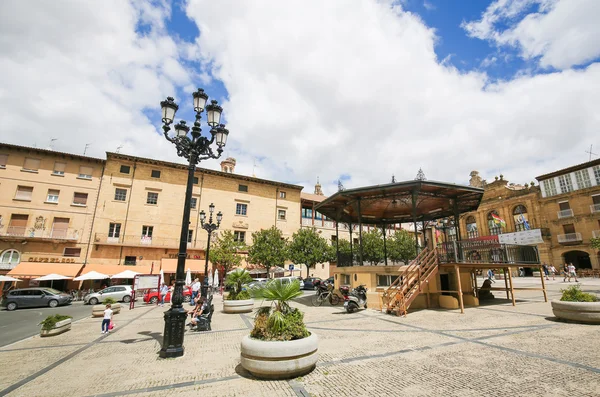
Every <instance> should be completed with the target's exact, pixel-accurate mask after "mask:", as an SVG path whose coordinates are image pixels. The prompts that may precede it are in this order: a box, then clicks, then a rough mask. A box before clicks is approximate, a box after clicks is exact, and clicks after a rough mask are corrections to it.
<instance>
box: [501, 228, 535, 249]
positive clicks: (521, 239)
mask: <svg viewBox="0 0 600 397" xmlns="http://www.w3.org/2000/svg"><path fill="white" fill-rule="evenodd" d="M498 241H499V242H500V244H514V245H536V244H542V243H543V242H544V240H543V239H542V230H541V229H532V230H523V231H521V232H516V233H502V234H499V235H498Z"/></svg>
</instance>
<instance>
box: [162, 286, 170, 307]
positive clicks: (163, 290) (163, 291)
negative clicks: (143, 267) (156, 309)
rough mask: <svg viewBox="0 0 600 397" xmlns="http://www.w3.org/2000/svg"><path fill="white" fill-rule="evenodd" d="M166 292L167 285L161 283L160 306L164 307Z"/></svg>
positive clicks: (167, 289) (167, 290)
mask: <svg viewBox="0 0 600 397" xmlns="http://www.w3.org/2000/svg"><path fill="white" fill-rule="evenodd" d="M168 292H169V287H167V285H166V284H165V283H162V284H161V286H160V305H161V306H164V305H165V297H166V296H167V293H168Z"/></svg>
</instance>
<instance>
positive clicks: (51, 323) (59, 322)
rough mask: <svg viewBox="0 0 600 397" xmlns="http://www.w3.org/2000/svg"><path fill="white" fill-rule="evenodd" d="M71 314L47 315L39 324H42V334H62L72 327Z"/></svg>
mask: <svg viewBox="0 0 600 397" xmlns="http://www.w3.org/2000/svg"><path fill="white" fill-rule="evenodd" d="M72 318H73V317H71V316H65V315H62V314H54V315H51V316H48V317H46V319H45V320H44V321H42V322H41V323H40V324H39V325H41V326H42V327H41V329H40V336H53V335H58V334H62V333H63V332H67V331H68V330H70V329H71V321H72Z"/></svg>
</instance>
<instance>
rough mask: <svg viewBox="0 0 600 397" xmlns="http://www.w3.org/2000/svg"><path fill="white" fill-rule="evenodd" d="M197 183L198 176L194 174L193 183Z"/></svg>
mask: <svg viewBox="0 0 600 397" xmlns="http://www.w3.org/2000/svg"><path fill="white" fill-rule="evenodd" d="M197 184H198V177H197V176H195V177H194V185H197Z"/></svg>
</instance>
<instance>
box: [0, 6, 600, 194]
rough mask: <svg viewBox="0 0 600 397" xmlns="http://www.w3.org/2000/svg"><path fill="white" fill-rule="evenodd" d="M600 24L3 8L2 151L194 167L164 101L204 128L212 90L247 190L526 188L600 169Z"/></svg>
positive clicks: (516, 13)
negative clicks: (396, 184) (417, 185)
mask: <svg viewBox="0 0 600 397" xmlns="http://www.w3.org/2000/svg"><path fill="white" fill-rule="evenodd" d="M459 4H460V7H463V8H459V6H458V5H459ZM598 15H600V1H597V0H488V1H477V2H475V1H469V2H459V3H458V4H457V3H456V2H449V1H446V0H437V1H436V0H426V1H423V0H400V1H395V2H393V1H387V0H381V1H375V0H353V1H352V2H349V1H344V0H339V1H335V0H328V1H326V2H324V1H317V0H303V1H278V0H271V1H266V0H264V1H263V0H256V1H245V2H242V1H233V0H231V1H229V0H219V1H214V0H189V1H174V2H168V1H148V2H143V1H131V2H127V1H125V0H114V1H109V0H103V1H79V0H71V1H69V0H54V1H42V0H38V1H36V0H5V1H2V2H0V72H1V76H2V77H0V106H1V109H2V116H0V134H1V135H0V139H1V141H4V142H8V143H16V144H21V145H28V146H34V145H35V146H37V147H42V148H46V147H48V146H49V145H50V144H51V140H53V139H55V141H53V143H52V147H53V148H54V149H56V150H60V151H67V152H73V153H79V154H82V153H83V151H84V148H85V145H86V144H90V147H89V149H88V152H87V153H88V154H89V155H92V156H96V157H104V152H105V151H115V150H117V148H118V147H121V149H120V151H121V153H128V154H134V155H140V156H148V157H153V158H160V159H165V160H171V161H179V162H182V161H183V160H181V159H178V158H177V157H176V154H175V150H174V148H173V147H172V146H171V144H170V143H168V142H167V141H166V140H165V139H164V138H163V137H161V135H160V134H159V132H160V120H159V107H160V106H159V102H160V101H161V100H163V99H164V98H165V97H166V96H174V97H175V98H176V100H177V102H178V103H179V105H180V110H179V112H178V116H179V117H181V118H183V119H186V120H190V121H191V120H193V112H192V110H191V92H192V91H194V90H195V88H197V87H203V88H205V90H206V91H207V92H208V93H209V95H211V97H212V98H213V99H217V100H219V102H220V103H222V105H223V107H224V109H225V110H224V119H225V122H226V123H227V125H228V128H229V130H230V136H229V141H228V145H227V150H226V153H225V155H228V156H233V157H236V158H237V160H238V166H237V168H236V171H237V172H239V173H241V174H248V175H251V174H252V173H253V168H254V164H256V168H255V169H254V173H255V174H256V175H257V176H258V177H262V178H267V179H275V180H279V181H285V182H290V183H297V184H301V185H304V186H306V187H307V188H306V189H305V191H309V192H310V191H312V185H314V183H315V180H316V177H317V176H319V177H320V180H321V183H322V184H323V187H324V190H325V193H326V194H331V193H333V192H334V191H335V190H336V186H337V180H338V179H341V180H342V181H343V183H344V185H345V186H346V187H358V186H361V185H365V184H378V183H387V182H389V181H390V179H391V176H392V174H394V175H395V176H396V179H397V180H406V179H413V178H414V176H415V175H416V173H417V171H418V169H419V168H422V169H423V170H424V172H425V174H426V176H427V177H428V178H429V179H433V180H441V181H447V182H455V183H467V182H468V179H469V172H470V171H471V170H479V171H480V173H481V175H482V176H483V177H484V178H486V179H488V180H490V179H493V178H494V176H495V175H499V174H500V173H502V174H504V176H505V178H506V179H508V180H510V181H511V182H516V183H524V182H528V181H531V180H533V178H534V177H535V176H537V175H540V174H543V173H546V172H550V171H553V170H555V169H558V168H561V167H565V166H568V165H572V164H576V163H581V162H584V161H587V160H588V158H589V157H588V156H589V155H588V154H586V153H585V151H586V150H589V147H590V145H592V144H593V145H594V148H595V149H594V151H595V152H597V153H600V111H599V110H598V109H599V104H600V89H598V87H600V24H599V23H598V20H597V16H598ZM179 117H178V118H179ZM205 131H206V132H207V131H208V128H205ZM219 161H220V160H209V161H206V162H204V163H202V164H201V166H203V167H207V168H218V167H219V166H218V163H219Z"/></svg>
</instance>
